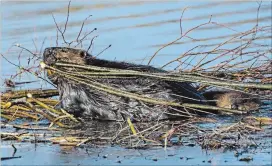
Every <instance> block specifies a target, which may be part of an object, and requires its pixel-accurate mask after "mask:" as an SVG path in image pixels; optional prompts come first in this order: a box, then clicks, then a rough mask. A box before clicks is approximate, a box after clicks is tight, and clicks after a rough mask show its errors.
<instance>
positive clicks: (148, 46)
mask: <svg viewBox="0 0 272 166" xmlns="http://www.w3.org/2000/svg"><path fill="white" fill-rule="evenodd" d="M1 3H2V4H1V17H2V20H1V21H2V26H1V39H2V40H1V42H2V43H1V44H2V46H1V53H2V54H3V55H4V56H5V57H7V58H8V59H9V60H10V61H11V62H13V63H15V64H19V62H20V65H23V66H27V63H28V58H29V57H31V55H30V54H29V53H28V52H26V51H23V52H22V54H21V58H20V59H18V56H19V54H20V52H21V49H20V48H17V47H15V46H14V47H11V46H12V45H14V44H20V45H21V46H23V47H25V48H27V49H29V50H31V51H33V52H40V51H41V52H42V51H43V49H44V48H46V47H52V46H56V27H55V24H54V21H53V18H52V15H51V14H52V13H54V16H55V18H56V20H57V22H58V23H59V24H60V25H61V26H62V28H63V25H64V23H65V20H66V13H67V4H68V1H61V2H54V1H48V2H38V1H37V2H31V1H29V2H13V1H12V2H7V1H5V2H1ZM186 7H188V9H187V10H186V11H185V13H184V16H183V21H182V29H183V33H185V32H186V31H188V30H189V29H191V28H193V27H195V26H197V25H199V24H202V23H205V22H208V21H209V19H210V16H211V15H212V19H211V20H212V21H214V22H217V23H219V24H225V25H227V26H228V27H230V28H232V30H230V29H227V28H223V27H219V26H213V27H211V26H210V25H208V26H205V27H202V28H199V29H197V30H195V31H193V32H191V33H189V34H188V36H189V37H190V38H194V39H206V38H215V39H213V40H208V41H205V40H203V41H192V40H191V39H189V38H184V39H182V40H181V41H180V42H181V43H180V44H176V45H173V46H171V47H168V48H166V49H164V50H162V51H161V52H159V54H158V56H157V57H156V58H155V59H154V61H152V63H151V64H152V65H153V66H156V67H160V66H162V65H164V64H165V63H166V62H168V61H170V60H172V59H175V58H177V57H178V56H180V55H181V54H183V53H185V52H187V51H188V50H190V49H191V48H193V47H195V46H197V45H203V44H205V45H211V44H215V43H217V44H218V43H222V42H224V41H226V40H228V39H229V37H226V36H228V35H233V34H236V33H239V32H243V31H246V30H249V29H252V28H253V27H254V26H255V25H256V17H257V8H258V4H257V2H255V1H252V2H243V1H239V2H238V1H237V2H228V1H222V2H217V1H199V2H190V1H139V2H138V1H118V2H113V1H81V2H79V1H72V3H71V11H70V17H69V23H68V26H67V31H66V33H65V36H66V39H67V40H74V39H75V38H76V37H77V34H78V32H79V29H80V27H81V24H82V21H83V20H84V19H85V18H86V17H87V16H88V15H90V14H91V15H93V16H92V17H91V18H90V19H88V21H87V22H86V24H85V27H84V30H83V32H86V31H91V30H92V29H94V28H97V29H98V30H97V31H95V32H94V33H93V34H92V35H91V36H90V37H89V38H88V40H86V41H85V42H84V45H83V49H87V48H88V46H89V43H90V40H91V38H92V37H93V36H95V35H99V37H98V38H97V39H96V40H95V44H94V47H93V49H92V50H91V51H90V53H92V54H93V55H97V54H98V53H99V52H100V51H101V50H103V49H104V48H106V47H107V46H108V45H109V44H111V45H112V47H111V48H110V49H108V50H106V51H105V52H104V53H103V54H101V55H100V56H99V57H100V58H103V59H109V60H120V61H129V62H134V63H139V64H140V63H141V64H147V62H148V60H149V58H150V57H151V56H152V55H153V54H154V53H155V51H156V50H158V49H159V48H160V46H161V45H163V44H165V43H168V42H170V41H172V40H174V39H176V38H177V37H179V36H180V25H179V19H180V16H181V14H182V11H183V9H184V8H186ZM271 11H272V10H271V2H262V6H261V8H260V12H259V19H260V20H259V26H271ZM241 21H244V22H242V23H238V24H237V23H236V22H241ZM258 35H263V34H258ZM264 35H266V36H269V35H270V36H271V34H264ZM216 37H219V38H216ZM59 38H61V37H59ZM44 39H45V43H44V46H43V49H41V50H40V48H41V46H42V43H43V40H44ZM258 42H259V43H262V44H269V43H270V42H271V40H270V39H269V38H268V39H262V40H259V41H258ZM34 43H35V44H34ZM58 43H59V45H60V46H64V45H62V44H61V43H62V41H61V40H59V42H58ZM239 44H241V43H232V44H229V45H227V46H225V48H233V47H235V46H238V45H239ZM213 48H215V46H206V47H200V48H198V49H196V50H195V51H205V50H211V49H213ZM262 49H263V48H262ZM268 56H269V55H268ZM270 56H271V54H270ZM210 58H212V55H211V57H210ZM244 58H248V57H244ZM198 60H199V58H196V59H194V60H192V64H195V63H196V62H198ZM223 60H224V59H223ZM38 63H39V62H37V63H36V64H35V65H38ZM214 63H217V62H214ZM31 65H34V64H30V66H31ZM175 65H177V64H176V63H175V64H173V65H172V66H169V67H168V68H167V69H173V67H175ZM211 65H214V64H211ZM0 71H1V77H0V78H1V85H0V88H1V91H2V90H3V80H4V79H5V78H10V77H11V76H12V75H14V73H16V72H18V71H19V69H18V68H17V67H15V66H12V65H10V64H9V63H8V62H7V61H5V60H4V59H3V58H1V67H0ZM35 79H36V78H35V77H34V76H33V75H31V74H24V75H23V76H22V77H16V80H17V81H20V80H23V81H29V80H35ZM50 87H51V86H50V85H49V84H48V83H46V82H44V81H40V82H36V83H34V84H28V85H22V86H20V87H18V89H32V88H50ZM11 143H14V144H15V146H16V147H17V149H18V151H17V153H16V155H18V156H22V158H20V159H13V160H8V161H2V164H7V165H34V164H36V165H64V164H69V165H75V164H81V165H139V164H142V165H155V164H156V165H269V164H271V156H270V155H271V153H272V152H271V149H263V150H260V149H259V150H258V151H256V153H255V154H254V155H253V154H252V153H248V154H247V153H246V154H244V155H245V156H247V155H248V156H252V157H253V161H250V162H249V163H246V162H241V161H239V157H238V158H236V157H234V154H233V153H234V152H225V153H222V151H220V150H219V151H208V152H206V151H203V150H201V148H200V147H198V146H196V147H184V146H182V147H170V148H167V149H166V150H164V149H163V148H158V149H149V150H132V149H130V150H129V149H125V148H122V147H118V146H117V147H116V146H115V147H110V146H106V147H96V148H88V153H87V152H86V149H85V148H78V149H72V150H63V149H61V147H59V146H58V145H50V144H38V145H37V146H35V145H34V144H28V143H16V142H9V141H8V142H2V143H1V144H2V145H1V156H3V157H4V156H5V157H6V156H11V155H12V151H13V149H12V147H11V146H10V144H11ZM105 155H106V156H107V157H106V158H103V156H105ZM244 155H243V156H244ZM186 157H187V158H188V157H189V158H191V157H192V159H188V160H186ZM155 159H157V161H154V160H155ZM209 160H210V163H209V162H208V161H209ZM119 161H120V162H121V163H119Z"/></svg>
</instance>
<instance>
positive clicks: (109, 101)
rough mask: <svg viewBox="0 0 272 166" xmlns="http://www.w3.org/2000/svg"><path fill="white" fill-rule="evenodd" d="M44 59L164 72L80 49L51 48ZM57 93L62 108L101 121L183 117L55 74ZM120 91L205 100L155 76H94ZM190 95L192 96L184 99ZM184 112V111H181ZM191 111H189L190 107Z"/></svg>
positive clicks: (186, 86) (189, 88)
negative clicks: (104, 58) (106, 58)
mask: <svg viewBox="0 0 272 166" xmlns="http://www.w3.org/2000/svg"><path fill="white" fill-rule="evenodd" d="M43 56H44V62H45V63H46V64H49V65H53V64H54V63H56V62H58V61H66V62H69V63H77V64H88V65H93V66H99V67H108V68H116V69H127V70H136V71H145V72H166V71H164V70H160V69H157V68H154V67H151V66H145V65H136V64H132V63H125V62H114V61H107V60H102V59H96V58H93V57H92V56H91V55H89V54H87V53H86V52H85V51H83V50H76V49H71V48H61V47H52V48H47V49H45V51H44V55H43ZM52 80H53V81H54V83H55V84H57V86H58V90H59V92H60V101H61V107H62V108H64V109H66V110H67V111H68V112H70V113H73V114H75V115H76V116H81V117H85V118H95V119H101V120H120V121H122V120H125V118H126V117H130V118H131V119H132V120H136V121H151V120H161V119H169V118H179V117H182V116H181V113H179V112H178V111H176V109H179V110H182V109H181V108H171V107H169V106H163V105H152V104H149V103H144V102H141V101H137V100H134V99H130V98H126V97H120V96H116V95H111V94H107V93H105V92H100V91H97V90H95V89H92V88H90V87H87V86H86V85H78V84H75V83H74V82H72V81H70V80H65V79H64V78H61V77H57V78H56V79H52ZM95 81H97V82H101V83H103V84H106V85H108V86H111V87H115V88H118V89H120V90H124V91H128V92H133V93H136V94H142V95H145V96H146V97H151V98H155V99H156V98H157V99H162V100H167V101H174V102H177V103H182V102H186V103H202V104H203V103H204V102H203V101H204V100H205V99H204V97H203V96H202V95H201V94H200V93H199V92H197V91H196V89H195V88H194V87H193V86H191V85H190V83H186V82H184V83H179V82H171V81H162V80H158V79H154V78H142V77H141V78H127V79H116V78H111V79H109V78H107V79H95ZM181 96H185V97H187V98H192V99H194V100H191V99H186V98H184V97H181ZM188 110H189V109H187V111H188ZM182 111H184V110H182ZM189 111H190V110H189Z"/></svg>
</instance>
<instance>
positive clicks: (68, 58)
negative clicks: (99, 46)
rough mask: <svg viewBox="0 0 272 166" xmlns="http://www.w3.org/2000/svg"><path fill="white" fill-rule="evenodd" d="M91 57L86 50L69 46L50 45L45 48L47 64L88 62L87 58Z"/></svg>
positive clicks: (45, 61)
mask: <svg viewBox="0 0 272 166" xmlns="http://www.w3.org/2000/svg"><path fill="white" fill-rule="evenodd" d="M89 57H91V55H89V54H88V53H87V52H86V51H84V50H80V49H74V48H67V47H49V48H46V49H45V50H44V53H43V61H44V63H46V64H47V65H54V64H55V63H57V62H68V63H76V64H82V65H83V64H86V63H85V59H86V58H89Z"/></svg>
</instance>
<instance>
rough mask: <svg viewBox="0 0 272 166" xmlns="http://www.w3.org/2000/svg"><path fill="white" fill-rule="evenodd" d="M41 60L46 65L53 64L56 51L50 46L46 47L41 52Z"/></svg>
mask: <svg viewBox="0 0 272 166" xmlns="http://www.w3.org/2000/svg"><path fill="white" fill-rule="evenodd" d="M43 61H44V63H45V64H47V65H53V64H55V63H56V62H57V58H56V52H55V51H53V49H52V48H46V49H45V50H44V52H43Z"/></svg>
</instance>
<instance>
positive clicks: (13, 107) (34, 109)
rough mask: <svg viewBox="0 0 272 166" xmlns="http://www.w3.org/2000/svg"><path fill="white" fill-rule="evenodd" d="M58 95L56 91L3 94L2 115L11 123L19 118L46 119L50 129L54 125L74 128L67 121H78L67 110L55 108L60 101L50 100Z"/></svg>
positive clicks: (25, 91)
mask: <svg viewBox="0 0 272 166" xmlns="http://www.w3.org/2000/svg"><path fill="white" fill-rule="evenodd" d="M57 95H58V91H57V90H55V89H48V90H21V91H15V92H7V93H3V95H1V97H2V101H1V114H0V115H1V117H3V118H5V119H7V120H9V121H14V120H15V119H17V118H27V119H32V120H34V121H40V120H41V119H44V118H45V119H47V120H49V121H50V123H51V124H50V126H49V128H50V127H52V126H53V125H54V124H56V125H57V126H60V127H64V128H69V127H72V126H69V123H67V120H68V121H73V122H76V123H77V122H78V121H77V120H76V119H75V118H74V117H73V115H70V114H69V113H67V112H66V111H65V110H63V109H60V110H59V109H55V108H54V107H55V106H56V105H57V104H58V103H59V101H58V100H56V99H51V98H48V97H52V96H57ZM35 97H37V98H35ZM65 121H66V122H65ZM18 128H19V127H18Z"/></svg>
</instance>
